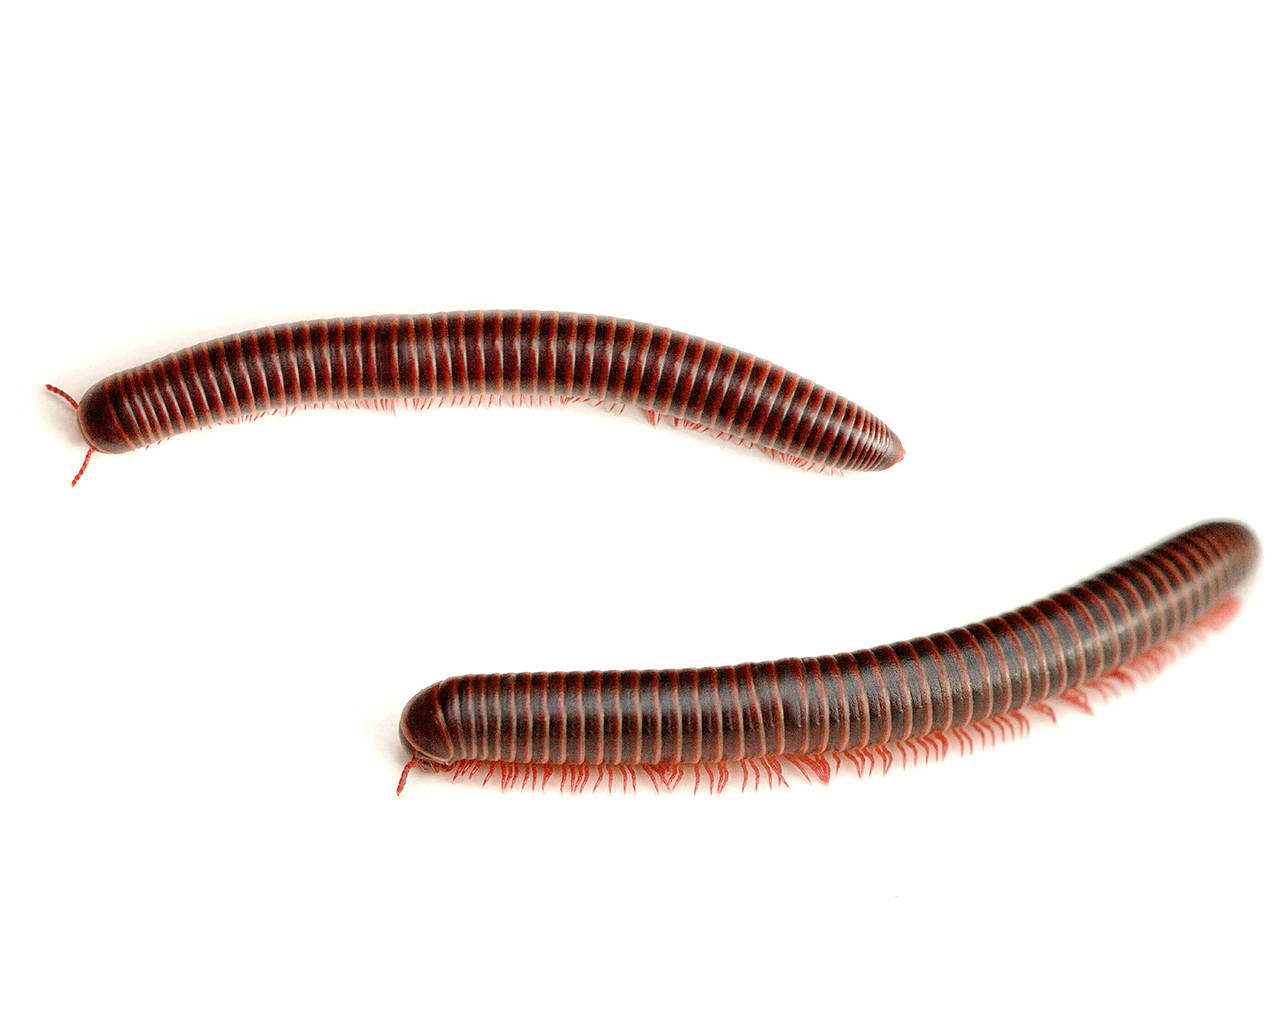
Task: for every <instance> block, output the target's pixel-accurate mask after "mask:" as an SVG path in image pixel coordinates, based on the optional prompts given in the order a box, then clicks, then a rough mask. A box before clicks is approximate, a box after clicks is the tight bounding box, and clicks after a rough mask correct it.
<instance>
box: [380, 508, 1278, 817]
mask: <svg viewBox="0 0 1280 1024" xmlns="http://www.w3.org/2000/svg"><path fill="white" fill-rule="evenodd" d="M1258 556H1259V546H1258V541H1257V538H1256V537H1255V536H1254V535H1253V533H1252V532H1251V531H1250V530H1249V528H1248V527H1246V526H1244V525H1242V524H1240V523H1234V522H1209V523H1203V524H1201V525H1199V526H1195V527H1192V528H1191V529H1189V530H1186V531H1185V532H1183V533H1180V534H1178V535H1177V536H1175V537H1172V538H1170V539H1169V540H1166V541H1164V542H1163V543H1161V544H1158V545H1157V546H1155V547H1153V548H1151V549H1149V550H1147V551H1144V552H1142V553H1141V554H1138V555H1135V556H1134V557H1133V558H1130V559H1129V560H1127V561H1124V562H1121V563H1119V564H1118V565H1115V566H1113V567H1111V568H1110V569H1107V570H1105V571H1103V572H1101V573H1099V574H1098V575H1096V576H1092V577H1090V578H1089V579H1086V580H1084V581H1083V582H1081V583H1078V584H1077V585H1075V586H1073V587H1070V588H1068V589H1067V590H1063V591H1061V592H1059V593H1056V594H1053V595H1051V596H1049V597H1046V598H1044V599H1043V600H1040V601H1037V602H1035V603H1034V604H1030V605H1026V606H1024V607H1022V608H1019V609H1017V610H1016V611H1012V612H1009V613H1007V614H1005V615H998V616H995V617H994V618H989V619H984V620H983V621H981V622H978V623H975V624H973V625H969V626H964V627H961V628H959V629H953V630H950V631H948V632H946V633H935V634H932V635H930V636H925V637H920V638H918V639H915V640H909V641H906V642H903V643H896V644H889V645H886V646H882V647H874V648H871V649H869V650H862V651H855V652H853V653H850V654H836V655H832V656H827V657H818V658H788V659H784V660H781V661H766V662H757V663H752V664H742V665H728V666H723V667H719V668H700V669H683V670H663V671H608V672H526V673H518V674H502V675H470V676H459V677H455V678H452V679H446V680H444V681H443V682H440V683H436V684H435V685H433V686H429V687H427V688H426V689H424V690H422V691H420V692H419V693H418V694H417V695H416V696H414V698H413V699H412V700H410V701H409V703H408V705H407V706H406V707H405V709H404V713H403V714H402V716H401V719H400V736H401V740H402V742H403V744H404V746H405V748H406V749H407V750H408V752H409V753H410V755H411V757H410V760H409V763H408V764H407V765H405V769H404V772H403V773H402V774H401V778H400V789H402V788H403V786H404V783H405V779H406V777H407V776H408V773H409V772H410V770H411V769H412V768H413V767H414V766H415V765H417V766H419V767H421V768H424V769H432V770H436V771H448V772H452V774H453V776H454V778H458V779H461V778H474V777H475V776H476V775H477V774H480V773H483V774H482V775H481V779H482V781H487V780H488V779H490V778H492V777H493V776H494V775H497V777H498V779H499V780H500V782H501V784H502V786H503V788H504V789H505V788H509V787H510V786H513V785H516V784H519V785H521V786H524V785H529V784H532V785H534V786H543V787H545V786H546V785H548V784H549V783H550V782H552V781H553V780H555V779H558V780H559V784H560V788H561V789H565V788H568V789H569V790H572V791H575V792H576V791H581V790H583V789H585V788H586V787H587V786H588V785H591V783H592V779H593V778H594V780H595V781H594V785H593V786H592V788H593V789H594V788H598V787H599V786H601V785H602V784H607V786H608V787H609V788H612V785H613V781H614V778H615V776H617V777H619V779H620V781H621V785H622V787H623V788H624V789H625V788H626V786H627V784H628V782H629V783H630V785H631V787H632V788H634V787H635V784H636V779H637V774H638V773H644V774H646V775H647V776H648V778H649V779H650V780H651V781H652V783H653V785H654V788H665V789H670V788H674V787H675V786H676V785H678V784H679V783H680V782H681V780H682V779H684V778H685V776H686V774H690V775H692V777H693V780H694V785H695V788H696V786H697V784H698V782H699V780H700V778H701V776H702V774H703V773H705V774H706V776H707V780H708V785H709V786H710V787H711V788H713V789H717V790H720V789H723V788H724V787H725V785H726V783H727V782H728V780H729V778H730V776H731V773H732V772H733V771H734V770H735V769H736V770H738V771H740V772H741V776H742V785H743V787H744V788H745V787H746V785H747V781H748V777H749V774H750V775H751V776H753V777H754V781H755V783H756V785H757V786H758V785H759V784H760V780H761V775H762V773H763V775H764V778H765V780H766V781H767V782H768V783H769V784H770V785H772V784H773V782H774V780H775V779H776V780H777V781H778V782H779V783H783V782H785V778H784V765H786V764H789V765H791V766H793V767H794V768H795V769H798V770H799V771H801V772H802V773H804V774H806V775H807V774H808V773H809V772H810V771H812V772H813V773H814V774H815V775H816V776H817V777H818V778H819V779H821V780H823V781H826V780H827V779H828V778H829V776H830V774H831V772H832V771H833V769H838V767H839V765H840V759H841V758H844V759H845V760H847V761H848V762H850V763H851V764H853V765H854V767H855V769H856V770H857V772H858V774H860V775H861V774H863V772H864V771H874V770H876V768H877V767H879V768H880V769H881V770H887V769H888V768H889V766H890V765H891V764H892V763H893V762H894V761H895V760H897V761H899V762H900V763H904V764H905V763H906V761H907V759H908V758H910V759H911V760H912V761H913V762H914V761H917V760H921V759H923V760H926V761H928V760H931V759H938V758H941V757H942V756H944V755H945V754H946V752H947V750H948V748H949V746H951V745H952V744H954V745H957V746H959V747H960V748H961V749H963V747H964V746H965V745H966V743H967V744H968V745H970V746H972V745H973V744H974V742H975V740H980V741H981V742H982V743H983V744H984V745H985V743H986V742H987V741H988V739H990V740H992V741H994V740H997V739H1000V738H1009V737H1012V736H1013V735H1016V734H1018V733H1020V732H1023V731H1025V730H1026V728H1027V720H1026V717H1025V715H1024V711H1026V710H1028V709H1032V710H1038V711H1044V712H1045V713H1048V714H1052V708H1051V706H1050V705H1047V704H1046V702H1047V701H1050V700H1051V699H1054V698H1061V699H1065V700H1068V701H1071V702H1073V703H1075V704H1077V705H1078V706H1081V707H1083V708H1085V709H1088V708H1089V707H1090V704H1089V697H1090V694H1091V693H1094V694H1100V695H1106V694H1108V693H1109V692H1111V691H1113V690H1114V689H1115V688H1117V687H1118V686H1132V685H1134V684H1135V683H1136V682H1137V681H1138V680H1140V679H1144V678H1147V677H1149V676H1150V675H1153V674H1154V673H1155V672H1157V671H1159V669H1161V668H1163V667H1164V665H1165V664H1167V663H1168V661H1169V660H1170V659H1171V657H1172V656H1174V655H1176V654H1178V653H1180V651H1181V650H1182V649H1184V648H1186V647H1187V646H1189V645H1190V644H1191V643H1192V642H1194V641H1196V640H1198V639H1199V638H1200V637H1201V636H1202V635H1205V634H1207V633H1210V632H1213V631H1216V630H1217V629H1220V628H1222V627H1223V626H1225V625H1226V624H1227V623H1228V622H1229V621H1230V619H1231V618H1232V616H1233V615H1234V613H1235V611H1236V609H1237V608H1238V606H1239V598H1238V596H1237V592H1238V590H1239V589H1240V587H1241V586H1242V584H1243V583H1244V582H1245V580H1246V579H1247V578H1248V577H1249V575H1250V574H1251V572H1252V571H1253V568H1254V566H1255V564H1256V562H1257V560H1258ZM397 792H399V789H397Z"/></svg>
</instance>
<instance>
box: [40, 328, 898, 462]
mask: <svg viewBox="0 0 1280 1024" xmlns="http://www.w3.org/2000/svg"><path fill="white" fill-rule="evenodd" d="M50 390H54V391H57V389H54V388H50ZM58 393H59V394H62V395H63V396H64V397H66V398H68V400H69V401H71V399H70V397H69V396H66V395H65V393H63V392H60V391H59V392H58ZM471 396H475V397H479V396H490V397H497V398H501V397H503V396H506V397H511V398H520V397H527V398H530V399H554V398H557V397H558V398H560V399H562V400H565V401H571V400H583V401H594V402H601V403H606V404H610V405H614V404H617V405H637V406H639V407H641V408H642V409H644V410H645V411H646V412H647V413H649V414H650V416H651V417H653V418H655V421H656V418H657V417H662V416H669V417H671V418H672V419H674V420H676V421H679V422H682V423H685V424H687V425H693V426H697V427H700V428H703V429H708V430H712V431H716V432H719V433H721V434H723V435H725V436H727V437H731V438H733V439H736V440H739V441H740V442H742V443H744V444H751V445H753V446H757V447H760V448H763V449H765V450H767V451H769V452H771V453H777V454H780V455H781V456H783V457H785V458H787V459H788V460H790V461H793V462H797V463H802V464H804V465H806V466H814V467H819V468H825V469H831V470H874V469H887V468H888V467H889V466H892V465H893V464H894V463H895V462H897V461H898V460H899V459H900V458H901V457H902V445H901V443H900V442H899V441H898V438H897V437H896V436H895V435H894V433H893V431H891V430H890V429H889V428H888V427H886V426H885V425H884V424H883V423H882V422H881V421H880V420H878V419H877V418H876V417H875V416H872V415H871V414H870V413H868V412H867V411H866V410H865V409H862V408H861V407H859V406H857V405H855V404H854V403H853V402H850V401H849V400H847V399H845V398H841V397H840V396H839V395H837V394H836V393H835V392H833V391H828V390H827V389H825V388H822V387H819V386H818V385H816V384H814V383H812V382H811V381H808V380H805V379H804V378H803V377H799V376H797V375H796V374H794V373H790V372H789V371H787V370H784V369H782V368H781V367H779V366H775V365H773V364H772V363H769V362H766V361H765V360H763V359H757V358H756V357H755V356H751V355H747V354H746V353H743V352H739V351H737V350H736V349H732V348H727V347H725V346H723V345H717V344H715V343H714V342H710V341H705V340H703V339H702V338H696V337H693V336H692V335H688V334H683V333H681V332H679V331H672V330H670V329H667V328H662V327H655V326H653V325H651V324H642V323H636V322H635V321H632V320H618V319H615V318H613V317H606V316H582V315H578V314H573V313H541V312H525V311H520V310H515V311H500V310H499V311H485V312H458V313H436V314H432V315H420V316H371V317H357V318H348V319H338V320H315V321H309V322H304V323H296V324H285V325H282V326H278V327H266V328H262V329H260V330H255V331H249V332H247V333H244V334H234V335H231V336H229V337H226V338H220V339H218V340H217V341H210V342H206V343H205V344H202V345H196V346H194V347H192V348H187V349H183V350H182V351H180V352H174V353H172V354H170V355H168V356H165V357H163V358H161V359H156V360H153V361H152V362H149V363H145V364H144V365H142V366H137V367H134V368H133V369H131V370H125V371H124V372H122V373H117V374H113V375H112V376H110V377H107V378H105V379H103V380H101V381H99V382H98V383H97V384H94V385H93V386H92V387H91V388H90V389H89V390H88V391H87V392H86V393H85V395H84V397H83V398H82V399H81V401H80V403H79V406H78V416H79V421H80V429H81V431H82V432H83V434H84V437H85V440H86V441H87V442H88V444H89V447H90V453H92V452H94V451H99V452H125V451H130V450H132V449H134V448H140V447H143V446H145V445H148V444H152V443H154V442H156V441H161V440H164V439H165V438H167V437H172V436H173V435H174V434H179V433H182V432H184V431H187V430H192V429H195V428H197V427H203V426H207V425H209V424H212V423H217V422H222V421H226V420H237V419H241V418H243V417H246V416H256V415H259V414H261V413H264V412H269V411H272V410H275V409H280V408H288V407H292V406H302V405H311V404H317V403H327V402H333V403H356V404H362V403H363V404H369V403H381V404H386V403H389V402H391V401H395V400H402V399H403V400H411V401H415V402H418V401H421V402H424V403H430V402H433V401H437V400H445V399H457V398H459V397H461V398H464V399H465V398H467V397H471ZM72 404H73V405H74V404H75V403H74V401H73V402H72Z"/></svg>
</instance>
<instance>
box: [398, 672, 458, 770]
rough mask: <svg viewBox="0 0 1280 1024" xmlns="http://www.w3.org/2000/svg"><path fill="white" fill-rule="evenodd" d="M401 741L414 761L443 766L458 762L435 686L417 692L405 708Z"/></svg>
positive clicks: (401, 726)
mask: <svg viewBox="0 0 1280 1024" xmlns="http://www.w3.org/2000/svg"><path fill="white" fill-rule="evenodd" d="M400 742H401V743H403V744H404V748H405V750H407V751H408V752H409V753H410V754H412V755H413V756H414V757H415V758H417V759H418V760H420V761H424V762H427V763H429V764H433V765H446V764H451V763H453V762H454V761H456V760H458V757H457V754H456V752H455V751H454V749H453V739H452V738H451V737H450V736H449V730H448V728H447V727H446V725H445V720H444V715H443V713H442V712H441V710H440V700H439V691H438V689H437V688H436V687H434V686H428V687H427V688H426V689H425V690H420V691H419V692H418V693H417V694H415V695H414V697H413V699H412V700H411V701H409V703H408V704H406V705H405V706H404V711H403V712H402V713H401V715H400Z"/></svg>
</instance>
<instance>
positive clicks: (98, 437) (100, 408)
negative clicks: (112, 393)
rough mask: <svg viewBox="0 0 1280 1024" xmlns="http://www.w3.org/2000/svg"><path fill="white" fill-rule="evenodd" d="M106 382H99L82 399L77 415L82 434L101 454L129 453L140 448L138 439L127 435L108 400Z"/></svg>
mask: <svg viewBox="0 0 1280 1024" xmlns="http://www.w3.org/2000/svg"><path fill="white" fill-rule="evenodd" d="M105 384H106V381H98V383H97V384H95V385H93V387H91V388H90V389H89V390H88V391H86V392H85V393H84V397H83V398H81V399H80V407H79V409H77V411H76V414H77V416H79V419H80V433H82V434H84V439H85V440H86V441H88V442H89V447H91V448H92V449H94V451H99V452H111V453H117V452H129V451H133V449H135V448H137V447H139V444H138V441H137V439H136V438H131V437H129V435H128V434H127V433H126V431H125V429H124V426H123V425H122V424H121V423H120V420H119V418H118V417H117V416H116V413H115V410H114V409H113V408H112V407H111V402H110V400H109V399H108V398H107V389H106V388H105V387H104V385H105Z"/></svg>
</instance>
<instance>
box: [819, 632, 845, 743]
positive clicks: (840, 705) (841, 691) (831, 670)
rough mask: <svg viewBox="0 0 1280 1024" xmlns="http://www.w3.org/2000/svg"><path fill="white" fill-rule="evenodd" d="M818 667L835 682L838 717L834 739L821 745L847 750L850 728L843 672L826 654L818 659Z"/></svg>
mask: <svg viewBox="0 0 1280 1024" xmlns="http://www.w3.org/2000/svg"><path fill="white" fill-rule="evenodd" d="M818 668H819V671H820V672H824V673H825V674H826V677H827V678H829V679H831V680H832V681H833V682H834V683H835V687H836V715H837V719H838V721H837V731H836V735H835V739H833V740H831V741H830V745H829V746H826V747H823V749H824V750H848V749H849V730H850V721H849V717H850V707H849V691H848V689H847V688H846V687H845V685H844V674H843V673H842V672H841V671H840V663H839V662H838V661H836V659H835V658H833V657H831V656H830V655H827V656H825V657H822V658H819V659H818Z"/></svg>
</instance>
